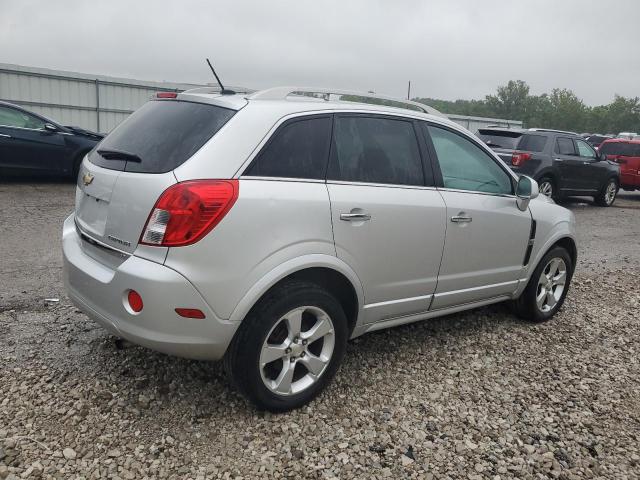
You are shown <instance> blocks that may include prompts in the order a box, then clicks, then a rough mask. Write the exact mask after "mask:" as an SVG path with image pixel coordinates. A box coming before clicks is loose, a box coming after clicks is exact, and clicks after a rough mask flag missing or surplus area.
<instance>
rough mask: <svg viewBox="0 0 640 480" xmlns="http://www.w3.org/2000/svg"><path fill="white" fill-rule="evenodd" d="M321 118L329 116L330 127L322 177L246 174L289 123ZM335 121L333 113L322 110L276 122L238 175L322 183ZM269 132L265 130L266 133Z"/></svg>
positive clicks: (325, 176)
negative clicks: (267, 136)
mask: <svg viewBox="0 0 640 480" xmlns="http://www.w3.org/2000/svg"><path fill="white" fill-rule="evenodd" d="M321 118H329V119H330V120H331V128H330V129H329V130H330V131H329V136H328V138H327V141H328V142H330V143H329V149H328V152H329V153H328V155H327V158H326V160H325V163H324V173H323V176H322V179H317V178H305V177H273V176H261V175H251V174H247V173H246V172H248V171H249V170H250V169H251V168H252V167H253V166H254V165H255V163H256V162H257V161H258V160H259V158H260V156H261V155H262V154H263V153H264V152H265V151H266V150H267V149H268V148H269V147H270V146H271V144H272V143H273V142H274V141H275V139H276V138H277V137H278V135H280V133H282V131H283V130H284V129H285V128H287V127H288V126H289V125H292V124H294V123H297V122H303V121H305V120H315V119H321ZM334 123H335V120H334V114H333V113H327V112H322V113H318V114H305V115H298V116H295V117H292V118H287V119H286V120H284V121H282V122H280V124H276V125H277V126H275V128H273V127H272V133H271V135H270V136H269V138H267V139H266V141H263V143H262V146H261V147H260V148H259V150H258V151H257V152H256V153H255V155H253V158H251V160H250V161H249V162H248V163H246V164H245V165H246V166H243V167H240V169H241V170H242V173H240V177H241V178H242V177H244V178H250V179H264V180H273V181H276V180H287V181H303V182H313V183H324V182H325V181H326V178H327V169H328V168H329V159H330V158H331V148H332V145H333V125H334ZM268 134H269V133H268V132H267V135H268Z"/></svg>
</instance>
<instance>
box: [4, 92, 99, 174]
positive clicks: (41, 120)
mask: <svg viewBox="0 0 640 480" xmlns="http://www.w3.org/2000/svg"><path fill="white" fill-rule="evenodd" d="M102 138H103V135H100V134H98V133H93V132H90V131H88V130H84V129H82V128H79V127H65V126H62V125H59V124H57V123H56V122H53V121H51V120H49V119H48V118H45V117H43V116H41V115H36V114H35V113H32V112H29V111H27V110H25V109H24V108H21V107H18V106H17V105H13V104H11V103H6V102H0V174H2V175H30V176H35V175H47V176H49V175H55V176H65V177H77V175H78V169H79V167H80V163H81V162H82V159H83V157H84V156H85V155H86V154H87V152H89V151H90V150H91V149H92V148H93V147H94V146H95V145H96V144H97V143H98V142H99V141H100V140H102Z"/></svg>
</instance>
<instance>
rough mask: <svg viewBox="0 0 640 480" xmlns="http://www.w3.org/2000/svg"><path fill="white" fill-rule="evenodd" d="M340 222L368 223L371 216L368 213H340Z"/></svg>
mask: <svg viewBox="0 0 640 480" xmlns="http://www.w3.org/2000/svg"><path fill="white" fill-rule="evenodd" d="M340 220H343V221H345V222H368V221H369V220H371V215H369V214H368V213H341V214H340Z"/></svg>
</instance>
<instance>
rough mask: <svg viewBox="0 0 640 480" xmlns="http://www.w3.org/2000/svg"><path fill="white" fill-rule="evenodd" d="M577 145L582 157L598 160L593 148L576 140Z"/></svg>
mask: <svg viewBox="0 0 640 480" xmlns="http://www.w3.org/2000/svg"><path fill="white" fill-rule="evenodd" d="M576 144H577V145H578V153H579V155H580V156H581V157H589V158H596V152H594V151H593V148H591V147H590V146H589V145H588V144H587V142H583V141H582V140H576Z"/></svg>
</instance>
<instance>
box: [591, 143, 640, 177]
mask: <svg viewBox="0 0 640 480" xmlns="http://www.w3.org/2000/svg"><path fill="white" fill-rule="evenodd" d="M600 153H602V154H604V155H606V156H607V159H609V160H613V161H614V162H616V163H618V164H619V165H620V186H621V187H622V188H624V189H625V190H638V189H640V140H627V139H622V138H615V139H612V140H606V141H605V142H603V143H602V145H601V146H600Z"/></svg>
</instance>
